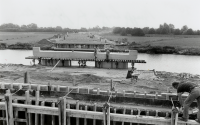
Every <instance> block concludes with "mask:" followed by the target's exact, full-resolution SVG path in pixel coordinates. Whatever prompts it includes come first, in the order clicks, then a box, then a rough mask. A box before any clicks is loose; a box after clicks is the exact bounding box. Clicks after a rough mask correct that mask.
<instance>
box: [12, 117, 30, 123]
mask: <svg viewBox="0 0 200 125" xmlns="http://www.w3.org/2000/svg"><path fill="white" fill-rule="evenodd" d="M13 120H14V121H15V123H18V122H27V120H26V119H20V118H14V119H13Z"/></svg>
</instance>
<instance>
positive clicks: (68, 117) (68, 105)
mask: <svg viewBox="0 0 200 125" xmlns="http://www.w3.org/2000/svg"><path fill="white" fill-rule="evenodd" d="M67 108H68V109H70V104H69V103H68V104H67ZM66 115H67V125H71V121H70V116H69V115H68V113H67V114H66Z"/></svg>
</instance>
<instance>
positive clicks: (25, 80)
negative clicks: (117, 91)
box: [24, 72, 30, 83]
mask: <svg viewBox="0 0 200 125" xmlns="http://www.w3.org/2000/svg"><path fill="white" fill-rule="evenodd" d="M29 79H30V78H29V72H25V73H24V83H29Z"/></svg>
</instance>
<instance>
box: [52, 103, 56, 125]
mask: <svg viewBox="0 0 200 125" xmlns="http://www.w3.org/2000/svg"><path fill="white" fill-rule="evenodd" d="M51 107H55V102H53V103H51ZM51 118H52V120H51V125H55V116H54V115H52V116H51Z"/></svg>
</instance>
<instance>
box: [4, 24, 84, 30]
mask: <svg viewBox="0 0 200 125" xmlns="http://www.w3.org/2000/svg"><path fill="white" fill-rule="evenodd" d="M0 31H4V32H87V29H86V28H81V29H70V28H62V27H61V26H56V27H38V26H37V24H35V23H31V24H28V25H21V26H19V25H17V24H12V23H7V24H2V25H0Z"/></svg>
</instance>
